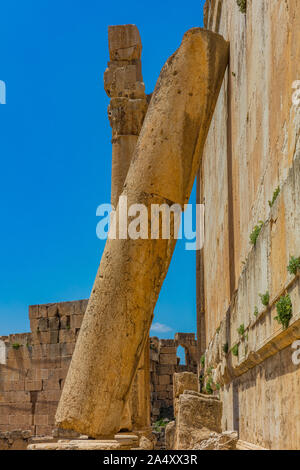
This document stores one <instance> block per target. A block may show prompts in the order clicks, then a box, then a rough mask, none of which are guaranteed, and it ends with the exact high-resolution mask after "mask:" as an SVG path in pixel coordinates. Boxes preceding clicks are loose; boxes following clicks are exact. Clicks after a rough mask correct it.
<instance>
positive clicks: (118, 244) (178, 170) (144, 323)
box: [56, 28, 228, 437]
mask: <svg viewBox="0 0 300 470" xmlns="http://www.w3.org/2000/svg"><path fill="white" fill-rule="evenodd" d="M227 61H228V43H226V42H225V41H224V40H223V38H222V37H221V36H219V35H217V34H213V33H210V32H208V31H205V30H202V29H200V28H194V29H192V30H190V31H188V32H187V33H186V34H185V35H184V38H183V41H182V44H181V46H180V48H179V49H178V50H177V51H176V53H175V54H173V56H172V57H171V58H170V59H169V60H168V61H167V63H166V65H165V66H164V68H163V70H162V72H161V74H160V78H159V80H158V83H157V86H156V88H155V91H154V94H153V96H152V99H151V102H150V105H149V109H148V113H147V116H146V119H145V121H144V124H143V128H142V131H141V134H140V137H139V140H138V144H137V147H136V150H135V153H134V156H133V159H132V162H131V165H130V168H129V171H128V175H127V178H126V182H125V186H124V189H123V195H126V196H127V197H128V205H130V204H132V203H142V204H144V205H145V206H146V207H147V208H148V209H149V208H150V207H151V204H154V203H157V204H162V203H164V204H168V205H169V204H170V203H176V202H177V203H180V204H183V203H184V202H186V201H187V200H188V198H189V195H190V192H191V189H192V185H193V181H194V178H195V174H196V171H197V168H198V165H199V162H200V159H201V155H202V150H203V146H204V143H205V139H206V135H207V132H208V129H209V125H210V121H211V118H212V114H213V111H214V107H215V104H216V101H217V98H218V94H219V90H220V86H221V83H222V80H223V76H224V72H225V68H226V66H227ZM119 211H120V208H119V206H118V208H117V220H118V217H119ZM149 212H150V211H149ZM175 243H176V239H175V234H174V232H173V233H172V234H171V238H170V240H163V239H158V240H141V239H138V240H123V239H117V240H111V239H109V240H108V241H107V243H106V246H105V250H104V253H103V256H102V260H101V264H100V268H99V271H98V274H97V277H96V280H95V283H94V287H93V290H92V293H91V297H90V300H89V304H88V307H87V311H86V314H85V317H84V321H83V325H82V328H81V330H80V334H79V337H78V341H77V344H76V348H75V352H74V355H73V358H72V363H71V366H70V369H69V373H68V376H67V379H66V382H65V386H64V390H63V393H62V396H61V400H60V404H59V407H58V410H57V414H56V419H57V423H58V424H59V426H61V427H63V428H70V429H75V430H77V431H80V432H83V433H85V434H88V435H90V436H94V437H98V436H103V435H105V436H109V435H112V434H113V433H114V432H115V431H116V430H117V429H118V428H119V425H120V417H121V415H122V412H123V409H124V406H125V403H126V400H127V398H128V393H129V390H130V386H131V383H132V380H133V378H134V375H135V372H136V369H137V366H138V363H139V360H140V356H141V353H142V351H143V348H144V345H145V341H146V339H147V337H148V334H149V329H150V326H151V322H152V318H153V310H154V307H155V304H156V301H157V298H158V295H159V292H160V289H161V286H162V283H163V280H164V278H165V275H166V273H167V270H168V267H169V263H170V260H171V257H172V254H173V250H174V247H175ZM137 280H138V281H137Z"/></svg>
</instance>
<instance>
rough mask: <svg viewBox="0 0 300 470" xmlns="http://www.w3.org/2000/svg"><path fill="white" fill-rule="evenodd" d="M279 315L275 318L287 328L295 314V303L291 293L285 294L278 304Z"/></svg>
mask: <svg viewBox="0 0 300 470" xmlns="http://www.w3.org/2000/svg"><path fill="white" fill-rule="evenodd" d="M276 310H277V316H276V317H275V318H274V319H275V320H277V321H278V323H280V324H281V325H282V326H283V328H287V327H288V326H289V323H290V319H291V318H292V316H293V305H292V301H291V297H290V296H289V294H287V295H283V296H282V297H281V298H280V300H279V301H278V302H277V304H276Z"/></svg>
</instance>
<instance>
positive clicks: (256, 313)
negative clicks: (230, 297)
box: [254, 307, 259, 317]
mask: <svg viewBox="0 0 300 470" xmlns="http://www.w3.org/2000/svg"><path fill="white" fill-rule="evenodd" d="M258 314H259V311H258V308H257V307H255V309H254V316H255V317H258Z"/></svg>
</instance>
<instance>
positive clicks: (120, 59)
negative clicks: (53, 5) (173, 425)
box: [104, 25, 150, 430]
mask: <svg viewBox="0 0 300 470" xmlns="http://www.w3.org/2000/svg"><path fill="white" fill-rule="evenodd" d="M108 44H109V55H110V62H109V63H108V68H107V69H106V71H105V73H104V88H105V91H106V93H107V95H108V96H109V97H110V98H111V102H110V105H109V107H108V117H109V121H110V124H111V127H112V177H111V204H112V206H114V208H116V207H117V205H118V201H119V197H120V195H121V193H122V190H123V186H124V183H125V179H126V176H127V173H128V169H129V165H130V162H131V158H132V155H133V153H134V150H135V147H136V143H137V140H138V136H139V133H140V131H141V128H142V124H143V121H144V118H145V115H146V111H147V108H148V103H147V97H146V94H145V86H144V83H143V77H142V67H141V53H142V43H141V38H140V35H139V31H138V29H137V27H136V26H135V25H118V26H109V28H108ZM147 361H148V363H149V364H150V359H149V344H148V343H147V345H146V347H145V349H144V351H143V353H142V357H141V359H140V363H139V366H138V370H137V372H136V376H135V379H134V383H133V386H132V390H131V393H130V396H129V398H128V401H127V403H126V406H125V410H124V412H123V416H122V419H121V424H120V428H121V429H127V430H131V429H134V430H142V429H146V428H148V427H149V426H150V370H149V365H148V366H147Z"/></svg>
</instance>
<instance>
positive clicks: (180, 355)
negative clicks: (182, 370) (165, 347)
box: [176, 345, 186, 366]
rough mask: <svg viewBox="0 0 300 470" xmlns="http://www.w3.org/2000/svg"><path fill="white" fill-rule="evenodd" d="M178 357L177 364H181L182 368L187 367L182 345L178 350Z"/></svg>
mask: <svg viewBox="0 0 300 470" xmlns="http://www.w3.org/2000/svg"><path fill="white" fill-rule="evenodd" d="M176 356H177V364H179V365H181V366H186V355H185V349H184V348H183V347H182V346H180V345H179V346H178V348H177V351H176ZM178 359H179V361H178Z"/></svg>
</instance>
